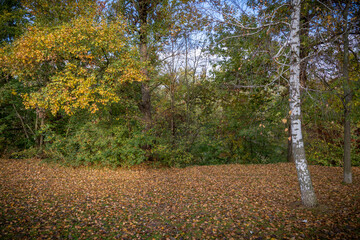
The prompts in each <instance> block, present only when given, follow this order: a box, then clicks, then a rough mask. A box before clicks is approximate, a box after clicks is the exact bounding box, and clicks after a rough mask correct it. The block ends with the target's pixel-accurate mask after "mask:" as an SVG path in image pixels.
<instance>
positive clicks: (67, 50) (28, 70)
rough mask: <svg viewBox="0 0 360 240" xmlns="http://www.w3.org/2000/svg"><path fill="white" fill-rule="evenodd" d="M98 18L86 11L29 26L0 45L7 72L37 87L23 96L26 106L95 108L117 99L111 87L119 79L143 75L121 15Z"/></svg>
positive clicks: (138, 78)
mask: <svg viewBox="0 0 360 240" xmlns="http://www.w3.org/2000/svg"><path fill="white" fill-rule="evenodd" d="M97 19H100V20H97ZM104 19H105V18H104V16H101V15H100V16H99V15H95V14H90V15H89V16H86V17H79V18H75V19H73V20H72V21H71V22H69V23H64V24H62V25H59V26H56V27H38V26H32V27H29V28H28V31H27V32H26V34H25V35H24V36H23V37H22V38H20V39H19V40H17V41H15V43H14V44H13V45H12V46H8V49H2V54H1V55H2V56H1V60H2V61H3V65H4V67H5V68H6V69H7V70H8V72H9V73H10V74H11V75H13V76H16V77H18V78H19V80H20V81H23V82H25V83H26V84H27V85H28V86H33V87H37V88H38V89H39V90H38V91H36V92H33V93H31V94H29V95H25V96H24V100H25V105H26V106H27V107H41V108H45V109H50V110H51V112H52V113H53V114H55V113H56V112H58V111H59V110H60V109H62V110H64V111H65V112H66V113H67V114H72V113H74V112H75V111H76V109H79V108H82V109H89V110H90V111H91V112H95V111H96V110H98V108H99V106H100V105H103V104H107V103H109V102H118V101H119V100H120V99H119V97H118V96H117V95H116V90H117V89H118V87H119V86H120V84H121V83H123V82H126V81H134V80H136V81H141V80H142V79H143V77H142V75H141V72H140V66H139V61H138V60H137V55H136V50H135V49H134V48H132V47H131V46H132V45H131V43H130V41H129V39H128V38H127V37H126V36H125V28H126V25H125V23H124V21H123V20H122V19H117V21H113V22H111V23H108V22H106V21H105V20H104Z"/></svg>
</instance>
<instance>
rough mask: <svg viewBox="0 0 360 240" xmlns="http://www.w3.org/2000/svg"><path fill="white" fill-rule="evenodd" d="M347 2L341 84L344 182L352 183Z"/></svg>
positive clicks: (344, 14) (347, 4) (347, 7)
mask: <svg viewBox="0 0 360 240" xmlns="http://www.w3.org/2000/svg"><path fill="white" fill-rule="evenodd" d="M349 4H350V3H349V1H347V2H346V7H345V9H344V12H343V17H344V20H345V31H344V34H343V41H344V62H343V84H344V182H345V183H352V174H351V131H350V127H351V118H350V113H351V100H352V91H351V88H350V79H349V31H348V22H347V21H348V19H347V18H348V14H349Z"/></svg>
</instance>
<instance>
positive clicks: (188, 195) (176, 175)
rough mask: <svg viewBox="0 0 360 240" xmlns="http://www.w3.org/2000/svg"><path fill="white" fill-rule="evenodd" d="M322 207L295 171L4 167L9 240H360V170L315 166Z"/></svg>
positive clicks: (1, 199) (0, 183) (0, 226)
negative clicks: (303, 201)
mask: <svg viewBox="0 0 360 240" xmlns="http://www.w3.org/2000/svg"><path fill="white" fill-rule="evenodd" d="M310 171H311V174H312V178H313V183H314V186H315V189H316V192H317V196H318V199H319V202H320V206H319V207H317V208H315V209H306V208H303V207H301V206H300V205H299V204H298V203H299V187H298V183H297V177H296V170H295V168H294V166H293V164H289V163H281V164H270V165H235V164H232V165H221V166H201V167H200V166H195V167H188V168H184V169H149V168H141V169H134V170H125V169H117V170H110V169H91V168H76V169H74V168H68V167H61V166H59V165H48V164H45V163H41V162H40V161H39V160H35V159H32V160H5V159H3V160H0V238H1V239H41V238H45V239H47V238H51V239H153V238H155V239H208V238H209V239H317V238H318V239H357V238H360V208H359V207H360V188H359V186H360V184H359V183H360V168H353V177H354V183H353V184H352V185H344V184H342V183H341V181H342V169H341V168H335V167H320V166H310Z"/></svg>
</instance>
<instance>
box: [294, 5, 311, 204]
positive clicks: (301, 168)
mask: <svg viewBox="0 0 360 240" xmlns="http://www.w3.org/2000/svg"><path fill="white" fill-rule="evenodd" d="M291 8H292V13H291V23H290V38H289V41H290V49H291V50H290V79H289V85H290V93H289V94H290V98H289V102H290V118H291V140H292V152H293V158H294V161H295V166H296V170H297V174H298V180H299V185H300V192H301V200H302V203H303V204H304V205H305V206H307V207H314V206H315V205H316V204H317V200H316V195H315V192H314V189H313V185H312V182H311V177H310V172H309V169H308V164H307V161H306V157H305V148H304V140H303V135H302V129H301V100H300V62H301V59H300V10H301V0H292V1H291Z"/></svg>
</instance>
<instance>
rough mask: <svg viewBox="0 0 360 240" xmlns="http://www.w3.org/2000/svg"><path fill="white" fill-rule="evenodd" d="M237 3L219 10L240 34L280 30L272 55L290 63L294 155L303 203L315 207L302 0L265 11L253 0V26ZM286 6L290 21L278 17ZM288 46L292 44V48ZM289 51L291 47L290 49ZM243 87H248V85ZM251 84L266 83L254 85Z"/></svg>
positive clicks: (284, 63)
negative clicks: (303, 85)
mask: <svg viewBox="0 0 360 240" xmlns="http://www.w3.org/2000/svg"><path fill="white" fill-rule="evenodd" d="M222 6H223V5H221V7H222ZM233 6H235V7H236V6H238V5H236V4H232V5H231V4H230V5H229V4H227V3H226V2H225V4H224V7H222V8H220V9H219V10H217V12H219V13H220V15H221V21H222V22H226V23H230V24H232V25H235V26H238V27H240V28H242V29H243V34H241V35H240V36H241V37H245V36H251V35H258V34H260V32H262V31H263V30H267V33H268V34H270V33H271V29H274V30H275V31H274V30H273V31H274V33H276V32H277V33H279V34H274V35H273V37H272V38H273V39H274V40H275V41H276V42H278V45H279V47H278V51H277V53H276V54H271V55H272V59H273V60H274V61H275V62H276V63H277V64H278V65H279V66H282V67H281V68H280V69H284V68H285V69H286V67H287V66H289V103H290V119H291V121H290V124H291V140H292V152H293V158H294V161H295V166H296V169H297V173H298V180H299V185H300V192H301V199H302V203H303V204H304V205H305V206H307V207H313V206H315V205H316V204H317V200H316V195H315V192H314V189H313V186H312V182H311V177H310V172H309V170H308V165H307V161H306V157H305V149H304V141H303V137H302V126H301V125H302V121H301V100H300V94H301V93H300V63H301V61H302V60H303V59H301V58H300V12H301V0H291V1H290V2H289V3H287V2H269V3H267V6H266V7H268V8H270V9H271V11H270V12H269V11H264V10H263V6H262V4H261V1H260V2H259V3H258V2H257V1H250V6H253V7H254V9H256V7H258V6H260V9H259V10H258V12H257V14H256V19H257V21H256V23H255V24H252V25H246V24H244V22H242V21H239V20H238V19H237V18H236V17H237V15H236V14H234V7H233ZM286 6H288V7H290V10H291V16H290V19H291V21H290V24H289V23H288V22H286V21H283V20H280V19H278V18H277V17H279V15H280V16H281V14H280V12H281V11H283V10H282V9H284V7H286ZM285 9H286V8H285ZM253 11H254V10H253ZM244 15H245V16H244ZM246 15H247V14H240V16H244V18H245V19H246ZM285 20H286V18H285ZM233 37H234V36H233ZM235 37H236V36H235ZM288 47H290V49H289V48H288ZM287 50H289V52H288V51H287ZM279 72H280V75H282V77H286V74H284V73H285V72H286V70H285V71H279ZM272 83H273V82H272ZM266 86H268V85H266ZM243 87H245V88H246V87H247V86H243ZM251 87H263V86H254V85H253V86H251Z"/></svg>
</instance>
